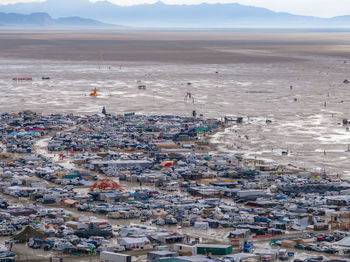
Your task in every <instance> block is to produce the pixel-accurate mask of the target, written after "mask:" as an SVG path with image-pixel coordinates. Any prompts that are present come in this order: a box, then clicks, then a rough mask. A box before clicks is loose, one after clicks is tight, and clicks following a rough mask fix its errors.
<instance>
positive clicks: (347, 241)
mask: <svg viewBox="0 0 350 262" xmlns="http://www.w3.org/2000/svg"><path fill="white" fill-rule="evenodd" d="M333 245H335V246H343V247H350V237H344V238H343V239H342V240H340V241H337V242H334V243H333Z"/></svg>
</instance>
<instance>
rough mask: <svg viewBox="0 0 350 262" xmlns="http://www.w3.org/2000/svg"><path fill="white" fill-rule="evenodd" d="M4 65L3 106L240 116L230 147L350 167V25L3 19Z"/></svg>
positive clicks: (336, 168) (334, 168) (319, 167)
mask: <svg viewBox="0 0 350 262" xmlns="http://www.w3.org/2000/svg"><path fill="white" fill-rule="evenodd" d="M0 67H1V70H0V88H1V91H2V96H1V97H0V110H1V111H2V112H7V111H11V112H17V111H20V110H27V109H30V110H35V111H38V112H44V113H76V114H93V113H99V112H101V109H102V107H103V106H106V108H107V111H108V112H110V113H114V114H118V113H125V112H131V111H133V112H136V113H146V114H181V115H191V113H192V110H197V112H198V114H203V115H204V117H207V118H210V117H216V118H220V117H224V116H232V117H237V116H242V117H244V123H243V124H242V125H240V126H232V127H231V128H228V129H226V130H225V131H222V132H219V133H218V134H216V135H215V136H214V137H213V139H212V141H213V142H214V143H217V145H218V149H219V151H220V152H227V153H230V152H233V153H240V154H243V155H245V157H247V158H255V157H257V158H259V159H265V160H268V161H277V163H282V164H292V165H296V166H301V167H305V168H306V169H311V170H315V171H317V172H323V170H326V172H328V173H330V174H333V175H337V174H339V175H341V176H343V177H345V178H346V177H347V176H350V161H349V157H350V152H347V151H348V144H350V132H348V131H347V129H346V126H343V125H342V124H341V123H342V120H343V119H347V118H349V119H350V99H349V94H350V84H344V83H343V81H344V80H345V79H349V81H350V33H349V32H340V31H338V32H337V31H321V30H319V31H307V30H304V31H296V30H290V31H280V30H275V31H269V30H265V31H263V30H260V31H256V30H247V31H242V30H216V31H206V30H187V31H180V30H178V31H175V30H173V31H165V30H163V31H161V30H159V31H151V30H143V31H142V30H119V31H113V30H98V31H96V30H85V31H80V32H79V31H60V30H56V31H39V30H32V31H28V30H27V31H19V30H17V31H13V30H5V29H3V30H2V31H0ZM42 76H47V77H50V80H42V79H41V78H42ZM15 77H18V78H23V77H30V78H33V81H13V80H12V79H13V78H15ZM138 81H139V82H138ZM138 83H143V84H145V85H146V90H139V89H138V88H137V86H138ZM290 86H292V87H293V88H292V89H291V88H290ZM94 88H97V90H98V93H99V96H98V97H89V93H90V92H91V90H93V89H94ZM188 92H190V93H191V94H192V96H193V97H194V101H185V100H184V98H185V95H186V93H188ZM266 120H270V123H266ZM282 151H288V156H282V154H281V152H282Z"/></svg>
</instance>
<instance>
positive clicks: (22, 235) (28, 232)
mask: <svg viewBox="0 0 350 262" xmlns="http://www.w3.org/2000/svg"><path fill="white" fill-rule="evenodd" d="M45 237H46V236H45V234H44V233H42V232H40V231H38V230H36V229H35V228H33V227H32V226H27V227H26V228H25V229H23V230H22V231H21V232H19V233H18V234H16V235H15V236H14V237H13V238H14V239H15V240H18V241H19V242H21V243H24V242H27V241H28V240H29V239H30V238H40V239H43V238H45Z"/></svg>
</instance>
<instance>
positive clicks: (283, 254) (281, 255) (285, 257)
mask: <svg viewBox="0 0 350 262" xmlns="http://www.w3.org/2000/svg"><path fill="white" fill-rule="evenodd" d="M278 259H279V260H288V259H289V257H288V252H287V250H286V249H280V250H279V251H278Z"/></svg>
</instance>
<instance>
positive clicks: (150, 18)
mask: <svg viewBox="0 0 350 262" xmlns="http://www.w3.org/2000/svg"><path fill="white" fill-rule="evenodd" d="M0 12H6V13H9V12H11V13H21V14H31V13H35V12H42V13H48V14H50V15H52V16H53V17H67V16H69V17H88V18H90V19H95V20H98V21H101V22H104V23H111V24H121V25H124V26H136V27H188V28H249V27H250V28H305V27H306V28H332V27H334V28H337V27H340V28H346V27H350V16H341V17H334V18H319V17H312V16H300V15H293V14H289V13H281V12H273V11H271V10H268V9H265V8H258V7H252V6H245V5H240V4H237V3H234V4H198V5H167V4H164V3H163V2H157V3H154V4H140V5H134V6H118V5H115V4H112V3H110V2H108V1H98V2H95V3H92V2H90V1H89V0H47V1H46V2H41V3H18V4H11V5H3V6H0Z"/></svg>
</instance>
